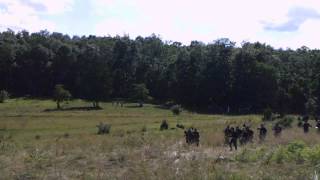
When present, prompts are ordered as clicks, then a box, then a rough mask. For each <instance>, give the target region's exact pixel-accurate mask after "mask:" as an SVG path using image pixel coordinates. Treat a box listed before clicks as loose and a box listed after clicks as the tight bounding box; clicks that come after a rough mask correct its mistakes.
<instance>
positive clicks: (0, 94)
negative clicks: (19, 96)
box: [0, 90, 9, 103]
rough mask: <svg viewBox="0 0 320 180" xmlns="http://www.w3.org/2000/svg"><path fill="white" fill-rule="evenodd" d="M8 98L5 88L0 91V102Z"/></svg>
mask: <svg viewBox="0 0 320 180" xmlns="http://www.w3.org/2000/svg"><path fill="white" fill-rule="evenodd" d="M8 98H9V93H8V92H7V91H6V90H1V91H0V103H4V101H5V100H7V99H8Z"/></svg>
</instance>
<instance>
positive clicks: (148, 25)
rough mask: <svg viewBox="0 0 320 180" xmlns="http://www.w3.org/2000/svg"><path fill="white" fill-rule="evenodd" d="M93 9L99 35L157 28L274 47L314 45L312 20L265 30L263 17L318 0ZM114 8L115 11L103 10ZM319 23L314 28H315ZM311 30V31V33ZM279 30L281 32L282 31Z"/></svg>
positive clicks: (99, 4) (124, 1) (169, 2)
mask: <svg viewBox="0 0 320 180" xmlns="http://www.w3.org/2000/svg"><path fill="white" fill-rule="evenodd" d="M93 2H94V4H96V6H95V7H96V9H95V10H96V12H99V15H100V16H101V17H104V19H103V20H101V21H100V22H99V23H98V24H97V26H96V33H97V34H99V35H107V34H111V35H115V34H119V35H122V34H123V33H127V34H129V35H130V36H131V37H135V36H137V35H142V36H147V35H150V34H151V33H155V34H160V35H161V36H162V37H163V39H165V40H175V41H181V42H183V43H189V42H190V41H191V40H201V41H204V42H210V41H212V40H214V39H217V38H221V37H227V38H230V39H231V40H233V41H237V42H238V43H240V42H242V41H243V40H247V41H262V42H266V43H268V44H271V45H273V46H275V47H291V48H297V47H300V46H302V45H309V46H310V47H311V48H320V42H318V41H317V40H316V38H314V37H313V38H310V36H313V35H314V32H310V30H309V28H311V29H316V28H312V26H315V27H317V23H318V21H316V20H313V21H308V22H305V23H301V24H300V25H301V27H300V29H299V31H297V32H293V33H291V34H290V33H289V34H286V33H281V32H278V33H276V32H274V33H270V32H266V31H265V29H264V26H265V23H273V24H278V23H283V22H286V21H288V18H289V17H288V12H289V11H290V9H292V8H295V7H302V8H306V9H308V8H309V9H311V8H312V9H313V10H315V11H317V12H320V2H319V1H318V0H281V1H279V0H268V1H258V0H241V1H234V0H224V1H221V0H197V1H193V0H161V1H157V0H94V1H93ZM110 12H116V15H115V16H109V15H107V14H108V13H110ZM318 29H319V28H318ZM311 34H312V35H311ZM282 36H283V37H282Z"/></svg>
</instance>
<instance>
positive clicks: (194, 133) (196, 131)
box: [193, 129, 200, 146]
mask: <svg viewBox="0 0 320 180" xmlns="http://www.w3.org/2000/svg"><path fill="white" fill-rule="evenodd" d="M193 138H194V143H196V145H197V146H199V143H200V134H199V132H198V130H197V129H194V131H193Z"/></svg>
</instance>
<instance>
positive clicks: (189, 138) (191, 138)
mask: <svg viewBox="0 0 320 180" xmlns="http://www.w3.org/2000/svg"><path fill="white" fill-rule="evenodd" d="M184 136H185V138H186V143H187V144H196V145H197V146H199V143H200V134H199V132H198V130H197V129H196V128H189V129H188V130H187V131H184Z"/></svg>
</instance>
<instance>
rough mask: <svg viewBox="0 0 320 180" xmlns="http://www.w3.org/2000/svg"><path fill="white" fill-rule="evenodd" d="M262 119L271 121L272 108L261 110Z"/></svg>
mask: <svg viewBox="0 0 320 180" xmlns="http://www.w3.org/2000/svg"><path fill="white" fill-rule="evenodd" d="M262 120H263V121H271V120H272V109H270V108H267V109H265V110H264V111H263V118H262Z"/></svg>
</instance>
